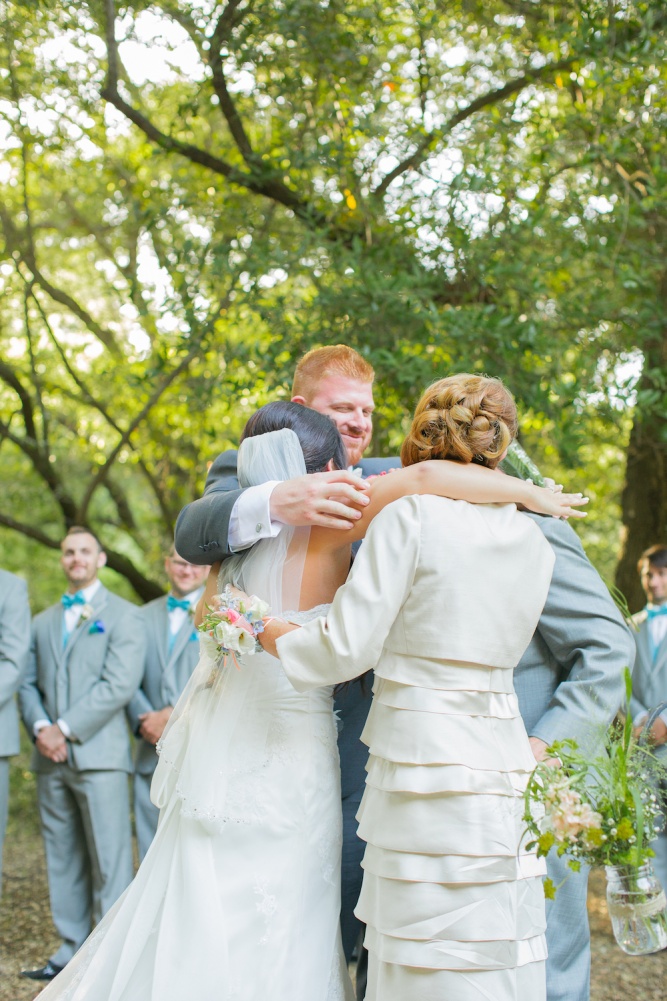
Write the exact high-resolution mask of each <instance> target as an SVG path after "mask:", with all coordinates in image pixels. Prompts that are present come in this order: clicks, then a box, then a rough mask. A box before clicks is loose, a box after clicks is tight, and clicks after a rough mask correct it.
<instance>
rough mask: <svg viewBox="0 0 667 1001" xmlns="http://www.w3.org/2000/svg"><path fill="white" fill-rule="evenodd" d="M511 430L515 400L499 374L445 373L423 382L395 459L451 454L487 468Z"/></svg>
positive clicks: (506, 442) (495, 461)
mask: <svg viewBox="0 0 667 1001" xmlns="http://www.w3.org/2000/svg"><path fill="white" fill-rule="evenodd" d="M516 432H517V415H516V404H515V403H514V398H513V397H512V394H511V393H510V392H509V390H508V389H506V388H505V386H503V384H502V382H501V381H500V379H490V378H488V377H487V376H483V375H470V374H469V373H467V372H463V373H461V374H460V375H450V376H448V377H447V378H446V379H440V380H439V381H438V382H434V383H433V385H432V386H429V388H428V389H427V390H426V391H425V392H424V394H423V396H422V398H421V399H420V401H419V403H418V404H417V409H416V410H415V415H414V417H413V420H412V427H411V428H410V431H409V432H408V436H407V438H406V439H405V441H404V442H403V447H402V449H401V461H402V463H403V465H404V466H411V465H413V464H414V463H415V462H423V461H424V460H425V459H456V460H457V461H458V462H478V463H480V464H481V465H483V466H489V467H491V468H492V469H493V468H494V467H495V466H497V465H498V463H499V462H500V457H501V456H502V454H503V452H504V451H505V449H506V448H507V446H508V445H509V443H510V442H511V441H512V438H514V437H515V435H516Z"/></svg>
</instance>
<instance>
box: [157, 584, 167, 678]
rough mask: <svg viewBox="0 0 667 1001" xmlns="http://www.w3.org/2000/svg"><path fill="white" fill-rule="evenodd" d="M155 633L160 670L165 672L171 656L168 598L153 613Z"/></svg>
mask: <svg viewBox="0 0 667 1001" xmlns="http://www.w3.org/2000/svg"><path fill="white" fill-rule="evenodd" d="M153 633H154V642H155V649H156V650H157V654H158V659H159V661H160V670H161V671H162V672H164V671H165V669H166V667H167V659H168V656H169V612H168V611H167V599H166V597H165V598H163V599H162V601H161V602H160V604H159V605H158V606H157V607H156V608H155V610H154V612H153Z"/></svg>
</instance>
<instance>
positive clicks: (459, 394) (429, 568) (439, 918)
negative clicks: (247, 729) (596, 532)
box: [261, 375, 554, 1001]
mask: <svg viewBox="0 0 667 1001" xmlns="http://www.w3.org/2000/svg"><path fill="white" fill-rule="evenodd" d="M515 431H516V414H515V409H514V404H513V401H512V399H511V397H510V395H509V393H507V391H506V390H505V389H504V387H503V386H502V385H501V384H500V383H498V382H497V381H495V380H490V379H484V378H481V377H478V376H465V375H464V376H453V377H451V378H449V379H443V380H441V381H440V382H438V383H436V384H435V385H434V386H432V387H431V388H430V389H429V390H427V391H426V393H425V394H424V397H423V398H422V400H421V401H420V403H419V405H418V407H417V411H416V414H415V418H414V422H413V425H412V429H411V431H410V434H409V436H408V438H407V439H406V442H405V443H404V446H403V451H402V459H403V463H404V465H408V464H411V463H415V462H420V461H421V460H423V459H432V458H456V459H458V460H459V461H462V462H470V461H477V462H479V461H483V462H484V463H485V464H486V465H490V466H494V465H495V464H496V463H497V462H498V461H499V460H500V459H501V457H502V455H503V453H504V450H505V449H506V447H507V445H508V444H509V442H510V440H511V438H512V437H513V435H514V434H515ZM553 563H554V556H553V553H552V551H551V549H550V547H549V545H548V544H547V542H546V541H545V539H544V537H543V535H542V533H541V532H540V530H539V528H538V527H537V526H536V525H535V524H534V523H533V522H532V521H531V520H530V519H529V518H526V517H525V516H524V515H522V514H520V513H518V512H517V510H516V508H515V507H514V505H507V504H505V505H495V506H478V505H473V504H469V503H466V502H465V501H460V500H459V501H455V500H449V499H445V498H443V497H433V496H411V497H403V498H402V499H399V500H397V501H396V502H395V503H392V504H390V505H389V506H388V507H386V508H385V509H384V510H383V511H382V512H381V513H380V514H378V516H377V517H376V518H375V520H374V521H373V523H372V525H371V526H370V528H369V530H368V532H367V534H366V539H365V542H364V544H363V546H362V547H361V550H360V552H359V554H358V556H357V559H356V561H355V563H354V566H353V570H352V573H351V575H350V578H349V579H348V582H347V583H346V584H345V585H344V586H343V587H342V588H341V589H340V590H339V591H338V593H337V595H336V597H335V599H334V602H333V604H332V606H331V608H330V610H329V612H328V614H327V616H326V619H325V618H318V619H316V620H314V621H312V622H310V623H309V624H307V625H305V626H304V627H302V628H297V627H296V626H294V625H292V624H288V623H285V622H281V621H280V620H273V621H271V620H268V621H267V626H266V631H265V633H264V634H263V635H262V638H261V640H262V644H263V645H264V646H265V648H266V649H267V650H269V651H270V652H274V651H275V650H276V641H277V653H278V656H279V657H280V659H281V661H282V664H283V667H284V669H285V672H286V674H287V676H288V677H289V679H290V681H291V682H292V684H293V685H294V686H295V688H296V689H297V691H301V692H306V691H309V690H311V689H315V688H317V687H318V686H320V685H322V684H331V683H339V682H344V681H347V680H349V679H351V678H354V677H356V676H357V675H358V674H360V672H362V671H366V670H369V669H371V668H373V669H374V670H375V687H374V700H373V705H372V708H371V712H370V715H369V719H368V723H367V725H366V728H365V731H364V734H363V737H362V739H363V740H364V742H365V743H366V744H367V745H368V747H369V751H370V756H369V763H368V768H367V770H368V776H367V780H366V791H365V794H364V797H363V800H362V803H361V807H360V810H359V814H358V819H359V834H360V837H362V838H363V839H364V840H365V841H366V842H367V847H366V852H365V856H364V863H363V864H364V882H363V889H362V892H361V897H360V900H359V904H358V907H357V910H356V913H357V916H358V917H359V918H360V919H361V920H362V921H363V922H364V923H365V924H366V939H365V943H366V946H367V948H368V951H369V971H368V987H367V993H366V1001H543V999H544V998H545V997H546V985H545V964H544V960H545V958H546V947H545V940H544V930H545V917H544V895H543V889H542V880H541V877H542V875H543V873H544V871H545V870H544V866H543V862H542V861H541V860H538V859H537V858H536V856H535V855H534V854H531V853H528V852H526V851H525V849H523V848H522V846H521V840H522V832H523V827H524V825H523V822H522V819H521V817H522V806H523V803H522V793H523V790H524V787H525V784H526V781H527V778H528V776H529V774H530V772H531V771H532V769H533V768H534V765H535V760H534V757H533V755H532V752H531V749H530V746H529V742H528V737H527V734H526V731H525V728H524V726H523V722H522V720H521V717H520V715H519V710H518V704H517V699H516V696H515V694H514V690H513V684H512V669H513V668H514V667H515V666H516V664H517V663H518V662H519V660H520V658H521V655H522V654H523V652H524V650H525V648H526V647H527V645H528V643H529V641H530V639H531V636H532V634H533V632H534V630H535V628H536V626H537V622H538V619H539V616H540V613H541V610H542V607H543V604H544V601H545V599H546V595H547V591H548V587H549V583H550V578H551V571H552V567H553Z"/></svg>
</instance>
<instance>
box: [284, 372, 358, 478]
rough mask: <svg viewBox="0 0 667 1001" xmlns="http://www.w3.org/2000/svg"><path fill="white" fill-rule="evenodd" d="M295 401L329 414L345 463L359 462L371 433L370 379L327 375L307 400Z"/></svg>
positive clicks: (297, 398) (353, 463)
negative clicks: (345, 455)
mask: <svg viewBox="0 0 667 1001" xmlns="http://www.w3.org/2000/svg"><path fill="white" fill-rule="evenodd" d="M294 400H295V402H297V403H303V404H304V405H305V406H306V407H311V408H312V409H313V410H318V411H319V412H320V413H321V414H326V415H327V417H331V419H332V420H333V422H334V424H335V425H336V427H337V428H338V430H339V431H340V434H341V437H342V439H343V443H344V445H345V448H346V450H347V461H348V463H349V464H350V465H351V466H354V465H355V464H356V463H357V462H359V460H360V459H361V457H362V455H363V454H364V452H365V451H366V449H367V448H368V444H369V442H370V440H371V435H372V434H373V410H374V409H375V404H374V403H373V383H372V382H360V381H359V380H358V379H350V378H348V377H347V376H344V375H326V376H324V378H322V379H320V381H319V382H318V383H317V386H316V387H315V389H314V391H313V393H312V395H311V396H310V398H309V399H305V397H301V396H299V397H294Z"/></svg>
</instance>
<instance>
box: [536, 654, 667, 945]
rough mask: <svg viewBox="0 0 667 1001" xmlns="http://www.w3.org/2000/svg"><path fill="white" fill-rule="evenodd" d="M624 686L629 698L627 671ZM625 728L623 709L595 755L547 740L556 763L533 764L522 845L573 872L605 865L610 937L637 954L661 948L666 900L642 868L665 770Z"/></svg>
mask: <svg viewBox="0 0 667 1001" xmlns="http://www.w3.org/2000/svg"><path fill="white" fill-rule="evenodd" d="M625 685H626V695H627V700H628V703H629V701H630V694H631V690H632V684H631V678H630V672H629V671H627V670H626V673H625ZM632 731H633V726H632V719H631V717H630V713H629V712H628V713H627V714H626V718H625V722H624V724H623V725H622V726H612V727H611V728H610V730H609V731H608V733H607V735H606V738H605V742H604V745H603V748H602V750H601V751H600V753H599V754H597V755H595V756H594V757H587V756H586V755H584V754H583V753H582V752H581V751H580V750H579V748H578V746H577V744H576V742H575V741H573V740H564V741H558V742H556V743H554V744H553V745H552V746H551V747H550V748H549V751H548V753H549V754H550V755H551V756H552V757H557V758H559V759H560V762H561V767H560V768H557V767H556V768H554V767H550V766H548V765H545V764H539V765H538V766H537V768H536V769H535V771H534V772H533V775H532V777H531V779H530V782H529V783H528V787H527V789H526V792H525V812H524V820H525V822H526V825H527V832H528V838H527V844H526V847H527V848H528V849H529V850H530V849H532V848H536V849H537V854H538V855H539V856H544V855H547V854H548V852H549V851H550V850H551V849H552V848H555V849H556V851H557V853H558V855H565V854H567V856H568V865H569V867H570V868H571V869H572V870H574V871H575V872H576V871H578V870H579V869H580V868H581V864H582V862H585V863H586V864H588V865H590V866H602V865H603V866H605V867H606V869H607V879H608V881H609V886H608V891H607V901H608V907H609V913H610V916H611V918H612V925H613V927H614V934H615V936H616V939H617V941H618V943H619V945H621V948H623V949H624V950H625V951H626V952H629V953H631V954H640V953H644V952H655V951H657V948H665V946H666V945H667V911H666V910H665V908H666V906H667V899H666V898H665V894H664V892H663V890H662V888H661V887H660V884H659V883H658V881H657V880H656V878H655V876H654V874H653V871H652V868H651V867H650V865H649V862H650V859H651V858H652V857H653V855H654V852H653V850H652V849H651V847H650V842H651V841H652V840H653V838H655V836H656V834H657V833H658V832H659V830H660V829H661V828H662V825H663V822H664V821H663V818H662V816H661V809H660V803H659V800H658V795H657V790H658V788H659V783H660V780H661V779H663V780H664V777H665V774H666V772H665V768H664V766H663V765H662V764H661V763H660V762H659V761H658V759H657V758H656V757H655V755H654V754H653V753H652V751H651V749H650V748H649V747H647V746H646V745H645V744H644V743H642V742H638V741H637V740H636V739H635V738H634V737H633V732H632ZM544 890H545V895H546V896H547V897H553V896H554V894H555V892H556V890H557V887H556V886H554V884H553V883H552V881H551V880H549V879H547V880H545V887H544ZM615 919H617V920H615ZM647 943H648V944H647ZM660 943H662V944H660ZM654 945H655V946H656V947H655V948H654V947H653V946H654Z"/></svg>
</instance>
